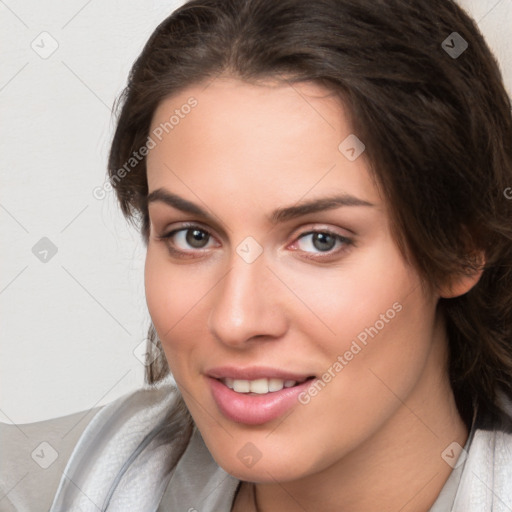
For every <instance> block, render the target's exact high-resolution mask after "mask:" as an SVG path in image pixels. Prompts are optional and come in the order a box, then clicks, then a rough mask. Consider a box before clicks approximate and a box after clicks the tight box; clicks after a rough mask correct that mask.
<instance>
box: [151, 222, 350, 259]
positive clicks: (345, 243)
mask: <svg viewBox="0 0 512 512" xmlns="http://www.w3.org/2000/svg"><path fill="white" fill-rule="evenodd" d="M194 229H196V230H198V231H201V232H203V233H205V234H206V235H207V237H208V241H210V239H211V238H214V237H213V235H212V234H211V233H210V232H209V231H208V230H207V229H205V228H203V227H201V226H200V225H198V224H183V225H182V226H181V227H179V228H177V229H173V230H172V231H170V232H169V233H166V234H164V235H161V236H157V237H156V239H157V240H159V241H163V242H165V243H166V245H167V248H168V250H169V252H170V253H171V255H172V256H174V257H177V258H199V257H201V256H193V253H194V252H205V251H207V250H208V249H196V250H194V249H191V250H190V251H184V250H181V249H176V248H175V247H172V246H171V243H172V242H171V239H172V237H173V236H174V235H176V234H177V233H180V232H182V231H185V232H187V231H191V230H194ZM315 234H324V235H329V236H331V237H333V238H334V239H335V240H336V242H340V243H341V244H342V247H341V248H338V249H337V250H334V249H330V250H329V251H319V252H317V253H314V254H320V255H322V254H323V255H325V256H305V258H307V259H311V260H323V259H327V258H329V257H332V256H333V255H339V254H341V253H343V252H345V251H346V250H348V249H349V247H350V246H352V245H354V241H353V240H352V239H351V238H347V237H345V236H342V235H340V234H338V233H335V232H333V231H331V230H329V229H318V230H309V231H305V232H304V233H300V234H299V236H297V237H296V240H295V241H294V242H293V245H295V244H296V243H297V242H298V241H299V240H301V239H303V238H305V237H306V236H309V235H315ZM293 250H300V249H293ZM306 254H311V253H308V252H307V251H306Z"/></svg>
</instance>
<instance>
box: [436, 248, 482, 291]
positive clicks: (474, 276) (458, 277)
mask: <svg viewBox="0 0 512 512" xmlns="http://www.w3.org/2000/svg"><path fill="white" fill-rule="evenodd" d="M475 260H476V262H477V266H476V267H475V269H474V270H473V271H472V272H469V273H465V274H455V275H452V276H450V277H449V278H448V279H447V281H446V282H445V283H444V284H443V285H441V286H440V288H439V296H440V297H442V298H443V299H453V298H455V297H460V296H461V295H464V294H465V293H467V292H469V290H471V288H473V286H475V285H476V284H477V283H478V281H479V280H480V277H482V273H483V271H484V267H485V255H484V253H483V252H479V253H478V254H477V255H476V258H475Z"/></svg>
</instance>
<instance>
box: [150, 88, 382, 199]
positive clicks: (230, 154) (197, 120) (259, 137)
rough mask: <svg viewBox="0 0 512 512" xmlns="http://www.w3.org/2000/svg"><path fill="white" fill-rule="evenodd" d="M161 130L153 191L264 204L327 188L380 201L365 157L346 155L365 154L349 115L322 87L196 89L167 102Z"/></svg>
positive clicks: (159, 116)
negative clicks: (201, 194) (230, 198)
mask: <svg viewBox="0 0 512 512" xmlns="http://www.w3.org/2000/svg"><path fill="white" fill-rule="evenodd" d="M189 105H194V106H193V107H189ZM171 118H172V119H171ZM154 133H159V134H160V138H161V140H158V139H157V138H155V137H154V136H153V138H154V139H155V142H156V145H155V147H154V148H153V149H151V151H150V153H149V155H148V160H147V168H148V185H149V191H150V192H151V191H152V190H155V189H156V188H160V187H165V188H168V189H172V190H173V191H176V192H177V193H180V192H182V193H185V194H188V195H189V196H190V189H193V190H195V191H198V190H201V192H202V193H203V194H206V195H208V196H211V195H212V194H214V193H215V194H218V193H220V192H222V193H223V194H225V196H224V197H230V195H235V196H237V197H240V196H243V198H244V202H245V203H247V202H248V203H259V204H261V203H262V202H266V201H268V202H272V201H273V202H290V203H293V202H294V201H297V200H299V199H300V198H302V197H304V196H305V195H308V196H310V197H314V196H315V195H321V194H325V192H327V191H329V193H335V192H340V193H349V194H353V195H358V196H359V197H361V198H362V199H365V200H368V201H370V202H373V203H378V202H379V199H380V197H379V195H378V191H377V190H376V189H375V187H374V184H373V182H372V180H371V179H370V176H369V172H368V165H367V161H366V158H365V155H364V152H363V153H362V154H361V156H360V157H359V158H356V159H353V158H348V157H351V156H353V153H352V154H351V153H348V154H347V153H346V149H347V145H348V146H354V147H355V149H356V150H357V151H359V150H361V147H359V146H357V144H358V142H357V139H356V138H355V137H356V136H357V135H356V134H354V133H353V129H352V126H351V122H350V117H349V112H348V111H347V109H346V108H345V106H344V105H343V103H342V102H341V100H340V99H339V98H338V97H337V96H335V95H334V94H333V93H332V92H331V91H329V90H328V89H326V88H324V87H322V86H321V85H319V84H316V83H295V84H291V83H287V82H266V83H261V84H257V85H256V84H248V83H246V82H243V81H240V80H236V79H230V78H221V79H216V80H214V81H212V82H211V83H209V84H200V85H195V86H191V87H189V88H187V89H185V90H183V91H181V92H180V93H179V94H176V95H174V96H172V97H169V98H167V99H165V100H163V101H162V102H161V103H160V105H159V106H158V108H157V109H156V111H155V114H154V116H153V120H152V124H151V129H150V134H154ZM347 140H348V143H345V142H344V141H347ZM340 144H341V146H340ZM349 149H351V148H349ZM347 156H348V157H347ZM187 189H188V191H187Z"/></svg>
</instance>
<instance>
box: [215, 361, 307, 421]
mask: <svg viewBox="0 0 512 512" xmlns="http://www.w3.org/2000/svg"><path fill="white" fill-rule="evenodd" d="M232 375H233V374H230V375H225V376H226V377H230V378H240V379H241V378H242V377H232ZM270 375H271V376H272V377H275V378H280V379H283V380H301V379H297V378H293V377H292V378H290V379H288V377H277V376H276V375H275V374H273V373H271V374H269V373H268V370H267V373H266V374H265V375H263V374H261V373H260V374H258V376H255V377H251V378H248V377H245V379H247V380H254V379H257V378H262V377H263V376H266V377H269V376H270ZM311 382H312V381H311V380H307V381H306V382H303V383H302V384H297V386H293V387H291V388H283V389H282V390H281V391H274V392H272V393H267V394H265V395H257V394H253V393H250V394H244V393H236V392H235V391H233V390H232V389H230V388H228V387H227V386H226V385H225V384H223V383H222V382H221V381H220V380H217V379H216V378H213V377H208V383H209V385H210V389H211V392H212V396H213V399H214V400H215V403H216V404H217V407H218V408H219V410H220V412H221V413H222V414H223V415H224V416H225V417H226V418H228V419H230V420H231V421H234V422H236V423H244V424H246V425H262V424H263V423H267V422H269V421H272V420H275V419H276V418H279V417H280V416H282V415H283V414H284V413H285V412H286V411H288V410H289V409H290V408H292V407H293V406H294V405H298V395H299V394H300V393H302V392H303V391H304V390H305V389H307V387H308V386H309V385H310V384H311Z"/></svg>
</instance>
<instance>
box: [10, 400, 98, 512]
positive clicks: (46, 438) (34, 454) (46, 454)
mask: <svg viewBox="0 0 512 512" xmlns="http://www.w3.org/2000/svg"><path fill="white" fill-rule="evenodd" d="M100 409H101V407H96V408H94V409H90V410H88V411H82V412H78V413H75V414H69V415H67V416H61V417H58V418H52V419H49V420H45V421H38V422H35V423H25V424H19V425H16V424H6V423H0V452H1V454H2V464H1V466H0V492H1V498H0V499H1V501H0V510H2V511H5V512H9V511H17V512H23V511H25V510H27V511H28V510H35V509H36V508H37V510H48V509H49V508H50V505H51V502H52V500H53V496H54V494H55V491H56V490H57V487H58V484H59V481H60V478H61V476H62V473H63V471H64V468H65V466H66V463H67V461H68V459H69V456H70V454H71V452H72V451H73V448H74V446H75V445H76V443H77V441H78V439H79V437H80V435H81V434H82V432H83V431H84V429H85V427H86V426H87V425H88V424H89V422H90V421H91V419H92V418H93V417H94V416H95V415H96V413H97V412H98V411H99V410H100Z"/></svg>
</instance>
